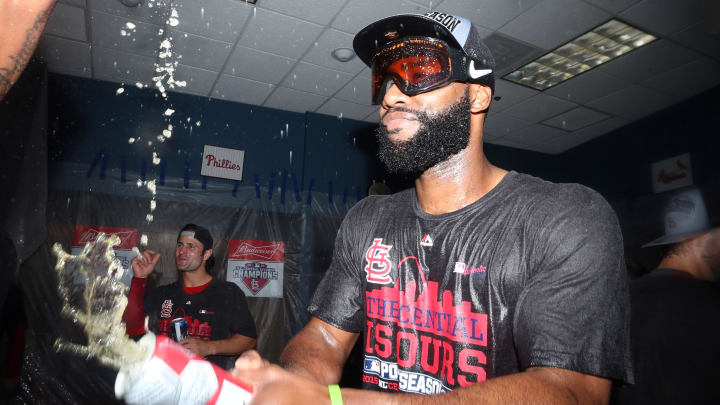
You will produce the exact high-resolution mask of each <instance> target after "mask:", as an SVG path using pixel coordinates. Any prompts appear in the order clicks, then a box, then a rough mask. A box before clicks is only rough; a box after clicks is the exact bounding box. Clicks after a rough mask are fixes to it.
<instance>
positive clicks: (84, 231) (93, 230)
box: [72, 225, 138, 286]
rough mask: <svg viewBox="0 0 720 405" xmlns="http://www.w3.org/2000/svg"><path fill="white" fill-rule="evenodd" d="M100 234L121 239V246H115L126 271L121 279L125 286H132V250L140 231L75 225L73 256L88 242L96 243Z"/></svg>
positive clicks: (116, 253) (116, 254)
mask: <svg viewBox="0 0 720 405" xmlns="http://www.w3.org/2000/svg"><path fill="white" fill-rule="evenodd" d="M100 233H104V234H105V235H108V236H110V235H117V237H118V238H120V244H119V245H117V246H113V250H114V251H115V257H117V258H118V259H119V260H120V262H121V263H122V267H123V269H124V270H125V271H124V272H123V275H122V278H121V279H120V280H121V281H122V282H123V283H124V284H125V285H127V286H130V280H131V279H132V269H131V268H130V260H132V259H133V258H134V257H135V254H134V253H133V251H132V248H133V247H135V246H137V242H138V230H137V229H135V228H113V227H109V226H88V225H75V232H74V234H73V241H72V254H73V255H77V254H79V253H80V252H82V250H83V248H84V247H85V245H87V244H88V242H94V241H95V240H96V239H97V237H98V235H100Z"/></svg>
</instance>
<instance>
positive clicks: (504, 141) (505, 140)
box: [487, 138, 529, 150]
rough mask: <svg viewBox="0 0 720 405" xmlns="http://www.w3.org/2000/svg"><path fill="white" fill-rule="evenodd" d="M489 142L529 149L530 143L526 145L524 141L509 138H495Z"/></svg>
mask: <svg viewBox="0 0 720 405" xmlns="http://www.w3.org/2000/svg"><path fill="white" fill-rule="evenodd" d="M487 143H491V144H493V145H501V146H508V147H511V148H516V149H526V150H529V147H528V145H525V144H524V143H522V142H518V141H515V140H512V139H508V138H494V139H491V140H489V141H487Z"/></svg>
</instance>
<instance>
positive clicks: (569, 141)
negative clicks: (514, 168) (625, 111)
mask: <svg viewBox="0 0 720 405" xmlns="http://www.w3.org/2000/svg"><path fill="white" fill-rule="evenodd" d="M628 123H629V121H628V120H627V119H625V118H622V117H612V118H609V119H607V120H605V121H602V122H598V123H596V124H593V125H590V126H587V127H585V128H583V129H581V130H579V131H575V132H572V133H570V134H567V135H564V136H559V137H557V138H553V139H550V140H548V141H546V142H545V146H546V147H547V148H548V150H553V151H555V152H554V153H562V152H565V151H567V150H569V149H572V148H574V147H576V146H578V145H581V144H583V143H586V142H589V141H591V140H592V139H595V138H597V137H599V136H601V135H605V134H607V133H609V132H612V131H614V130H616V129H618V128H620V127H623V126H625V125H627V124H628Z"/></svg>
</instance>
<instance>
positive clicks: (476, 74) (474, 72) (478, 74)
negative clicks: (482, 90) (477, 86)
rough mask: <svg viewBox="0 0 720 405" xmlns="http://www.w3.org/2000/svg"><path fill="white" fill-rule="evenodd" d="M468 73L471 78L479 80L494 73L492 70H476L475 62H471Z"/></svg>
mask: <svg viewBox="0 0 720 405" xmlns="http://www.w3.org/2000/svg"><path fill="white" fill-rule="evenodd" d="M468 73H469V74H470V77H472V78H473V79H477V78H478V77H483V76H485V75H489V74H490V73H492V69H475V61H474V60H471V61H470V69H469V71H468Z"/></svg>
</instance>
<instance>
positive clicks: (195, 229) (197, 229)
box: [177, 224, 213, 250]
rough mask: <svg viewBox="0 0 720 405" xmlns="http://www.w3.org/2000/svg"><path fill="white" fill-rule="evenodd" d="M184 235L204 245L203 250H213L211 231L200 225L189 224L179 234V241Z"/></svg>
mask: <svg viewBox="0 0 720 405" xmlns="http://www.w3.org/2000/svg"><path fill="white" fill-rule="evenodd" d="M182 235H185V236H189V237H191V238H195V239H197V240H198V241H199V242H200V243H202V244H203V250H207V249H212V248H213V238H212V236H210V231H208V230H207V229H205V228H203V227H202V226H200V225H195V224H187V225H185V226H183V228H182V229H181V230H180V233H178V237H177V240H180V236H182Z"/></svg>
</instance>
